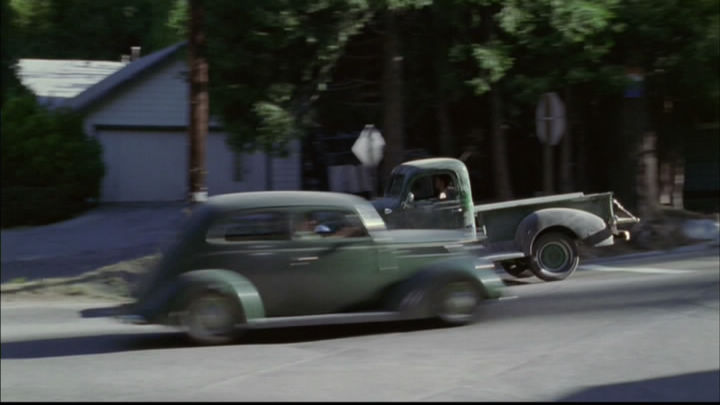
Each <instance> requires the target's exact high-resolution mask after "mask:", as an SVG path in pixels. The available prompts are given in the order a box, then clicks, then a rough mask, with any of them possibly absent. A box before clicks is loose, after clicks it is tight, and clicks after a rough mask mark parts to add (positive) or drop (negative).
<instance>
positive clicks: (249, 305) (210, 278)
mask: <svg viewBox="0 0 720 405" xmlns="http://www.w3.org/2000/svg"><path fill="white" fill-rule="evenodd" d="M198 288H202V289H210V290H216V291H218V292H220V293H223V294H226V295H228V296H230V297H234V298H236V299H237V302H238V304H239V305H240V306H241V307H242V311H243V314H244V318H245V321H248V320H251V319H258V318H264V317H265V308H264V305H263V302H262V298H261V297H260V293H259V292H258V290H257V288H256V287H255V285H254V284H253V283H252V282H251V281H250V280H248V279H247V278H245V277H243V276H242V275H240V274H238V273H236V272H234V271H230V270H224V269H203V270H193V271H190V272H187V273H183V274H182V275H180V276H179V277H178V279H177V287H176V291H177V292H178V293H179V294H177V296H178V297H182V298H180V299H181V300H182V299H186V298H187V297H188V294H192V293H193V292H196V291H197V289H198ZM178 304H183V303H182V302H177V301H176V302H175V305H178Z"/></svg>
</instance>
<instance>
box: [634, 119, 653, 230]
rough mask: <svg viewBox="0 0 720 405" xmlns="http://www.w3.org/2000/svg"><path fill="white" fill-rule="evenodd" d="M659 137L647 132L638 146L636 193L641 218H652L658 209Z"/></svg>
mask: <svg viewBox="0 0 720 405" xmlns="http://www.w3.org/2000/svg"><path fill="white" fill-rule="evenodd" d="M656 144H657V136H656V135H655V132H653V131H646V132H645V133H643V135H642V139H641V140H640V142H639V145H638V166H637V173H636V176H637V177H636V183H635V184H636V193H637V196H638V213H639V214H640V218H652V217H654V216H655V214H656V213H657V209H658V173H657V171H658V167H657V166H658V164H657V152H656Z"/></svg>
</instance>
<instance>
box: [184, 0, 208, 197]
mask: <svg viewBox="0 0 720 405" xmlns="http://www.w3.org/2000/svg"><path fill="white" fill-rule="evenodd" d="M204 19H205V10H204V4H203V0H190V29H189V35H190V38H189V41H188V58H189V60H188V63H189V64H190V114H189V115H190V125H189V134H188V135H189V137H190V156H189V157H190V159H189V161H188V163H189V165H188V168H189V173H188V181H189V188H190V192H189V194H190V195H189V198H190V202H191V203H196V202H199V201H204V200H205V199H206V198H207V187H206V185H205V175H206V171H205V138H206V137H207V130H208V103H209V99H208V63H207V59H206V57H205V30H204V27H203V25H204V24H203V21H204Z"/></svg>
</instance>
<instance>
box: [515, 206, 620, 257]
mask: <svg viewBox="0 0 720 405" xmlns="http://www.w3.org/2000/svg"><path fill="white" fill-rule="evenodd" d="M553 227H555V228H558V227H559V228H564V229H567V230H569V231H571V232H572V233H573V234H574V235H575V237H577V238H578V239H579V240H580V241H582V242H583V243H585V244H588V245H590V246H605V245H611V244H612V243H613V239H612V230H611V229H610V227H609V226H608V224H607V223H605V221H604V220H603V219H602V218H600V217H599V216H597V215H595V214H592V213H590V212H587V211H582V210H578V209H574V208H545V209H541V210H538V211H535V212H533V213H532V214H530V215H528V216H526V217H525V218H524V219H523V220H522V221H521V222H520V225H518V227H517V230H516V231H515V243H516V245H517V247H518V248H520V249H521V250H522V252H523V253H525V255H527V256H530V255H531V254H532V247H533V243H534V242H535V239H536V238H537V236H538V235H540V234H541V233H542V232H543V231H545V230H547V229H549V228H553Z"/></svg>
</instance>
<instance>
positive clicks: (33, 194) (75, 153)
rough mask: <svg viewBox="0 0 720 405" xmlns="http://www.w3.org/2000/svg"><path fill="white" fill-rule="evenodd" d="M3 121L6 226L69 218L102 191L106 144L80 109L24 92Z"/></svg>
mask: <svg viewBox="0 0 720 405" xmlns="http://www.w3.org/2000/svg"><path fill="white" fill-rule="evenodd" d="M1 123H2V137H1V138H0V139H1V140H2V224H3V226H12V225H19V224H36V223H45V222H51V221H55V220H59V219H62V218H66V217H68V216H69V215H72V214H74V213H76V212H79V211H80V210H82V209H85V208H87V206H88V202H89V201H91V200H95V199H97V198H98V197H99V193H100V184H101V180H102V177H103V175H104V166H103V163H102V160H101V147H100V144H99V143H98V142H97V141H96V140H94V139H91V138H88V137H86V136H85V134H84V133H83V130H82V120H81V118H80V117H79V116H78V115H76V114H74V113H71V112H67V111H58V112H50V111H47V110H45V109H44V108H43V107H41V106H39V105H38V104H37V103H36V102H35V100H34V98H33V97H32V96H28V95H24V96H18V97H14V98H12V99H10V100H8V101H7V103H6V105H5V106H3V110H2V116H1Z"/></svg>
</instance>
